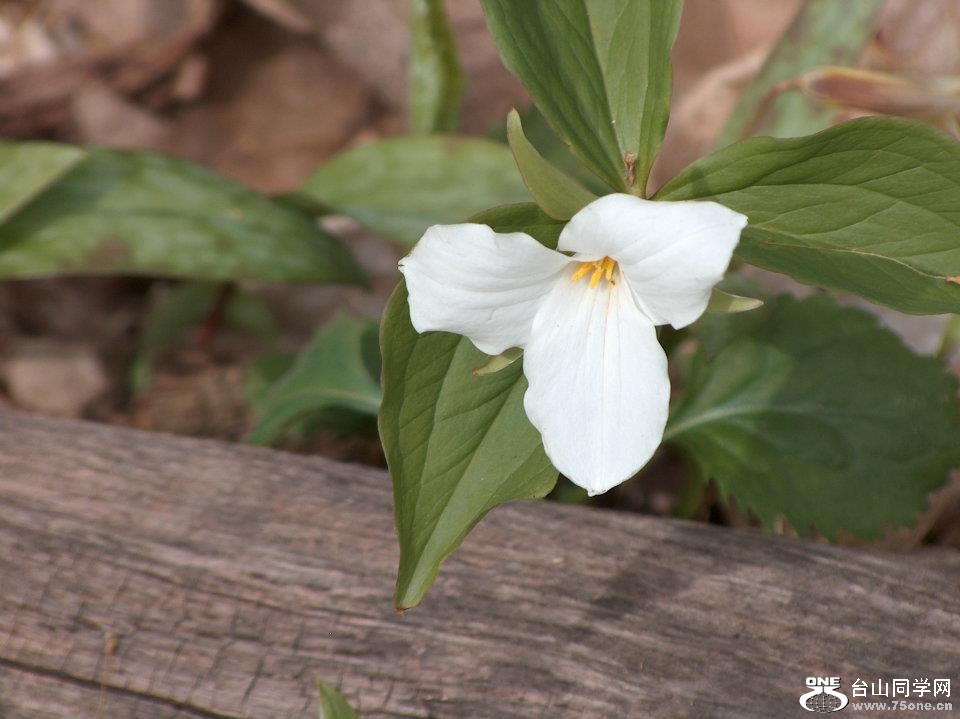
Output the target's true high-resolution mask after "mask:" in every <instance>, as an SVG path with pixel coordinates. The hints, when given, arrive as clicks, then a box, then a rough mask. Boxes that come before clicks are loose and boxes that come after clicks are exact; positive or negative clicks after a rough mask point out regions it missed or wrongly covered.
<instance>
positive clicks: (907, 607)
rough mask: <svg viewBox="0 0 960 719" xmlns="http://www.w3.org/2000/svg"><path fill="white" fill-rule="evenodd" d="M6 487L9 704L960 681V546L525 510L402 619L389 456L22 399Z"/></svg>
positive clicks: (465, 706)
mask: <svg viewBox="0 0 960 719" xmlns="http://www.w3.org/2000/svg"><path fill="white" fill-rule="evenodd" d="M0 506H2V511H0V717H2V719H28V718H29V719H48V718H49V719H53V718H58V719H59V718H64V719H65V718H67V717H69V718H70V719H88V718H99V717H103V718H105V719H106V718H109V719H116V718H125V717H143V718H150V719H153V718H156V719H173V718H176V719H196V718H212V719H226V718H230V719H233V718H237V717H257V718H261V717H262V718H263V719H285V718H300V717H314V716H316V697H315V689H314V681H315V679H316V678H322V679H323V680H325V681H327V682H329V683H332V684H339V685H341V687H342V689H343V691H344V693H345V694H346V696H347V697H348V698H349V699H350V700H351V701H352V702H353V703H354V704H355V705H358V706H359V707H360V709H361V711H362V714H363V716H364V717H370V718H381V719H382V718H383V717H397V718H399V717H408V718H418V719H420V718H426V717H436V718H439V719H448V718H449V719H466V718H468V717H469V718H470V719H487V718H489V719H509V718H513V717H516V718H518V719H520V718H522V719H531V718H538V717H543V718H544V719H566V718H567V717H569V718H571V719H573V718H574V717H576V718H577V719H583V718H585V717H586V718H591V717H597V718H618V719H619V718H621V717H664V718H667V717H669V718H671V719H676V718H677V717H696V718H698V719H702V718H704V717H710V718H712V717H738V718H740V717H757V718H760V717H763V718H764V719H769V718H770V717H777V718H780V717H792V716H809V714H807V713H806V712H804V711H803V710H802V709H801V708H800V706H799V704H798V702H797V699H798V697H799V696H800V694H802V693H803V692H804V686H803V682H804V679H805V677H807V676H808V675H839V676H841V677H842V678H843V680H844V682H845V684H846V685H847V686H849V683H850V682H852V681H853V680H854V679H856V678H857V677H862V678H864V679H865V680H867V681H870V680H873V679H877V678H894V677H921V676H929V677H951V678H952V679H953V680H954V688H955V690H956V689H957V686H958V685H960V677H958V676H957V671H958V668H960V594H958V591H957V590H958V581H960V562H958V560H957V557H956V555H954V554H946V553H944V554H939V553H925V554H914V555H909V556H907V555H881V554H872V553H868V552H864V551H859V550H851V549H843V548H836V547H828V546H822V545H818V544H814V543H810V542H802V541H795V540H785V539H776V538H771V537H767V536H762V535H759V534H754V533H748V532H740V531H732V530H723V529H718V528H715V527H709V526H704V525H697V524H691V523H684V522H674V521H666V520H661V519H652V518H646V517H641V516H637V515H627V514H621V513H617V512H610V511H605V512H604V511H594V510H590V509H585V508H580V507H569V506H560V505H556V504H550V503H537V504H528V503H523V504H518V505H514V506H510V507H505V508H501V509H498V510H495V511H494V512H492V513H491V514H490V516H489V517H487V519H485V520H484V521H483V522H482V523H481V524H480V526H479V527H478V528H477V530H476V531H475V532H474V533H473V534H472V535H471V536H470V538H468V540H467V542H466V543H465V545H464V548H463V549H462V550H461V551H460V552H459V553H457V554H456V555H455V556H454V557H453V558H451V559H450V560H449V561H448V562H447V565H446V566H445V568H444V570H443V571H442V572H441V575H440V578H439V580H438V581H437V583H436V585H435V586H434V588H433V590H432V591H431V592H430V593H429V595H428V597H427V599H426V600H425V601H424V603H423V604H422V605H421V606H420V607H419V608H417V609H414V610H411V611H409V612H407V613H405V614H402V615H401V614H397V613H396V612H395V611H394V610H393V607H392V604H391V595H392V589H393V586H392V583H393V577H394V566H395V562H396V559H397V550H396V545H395V539H394V535H393V526H392V511H391V502H390V484H389V479H388V477H387V476H386V474H385V473H383V472H381V471H376V470H372V469H368V468H363V467H357V466H350V465H344V464H337V463H334V462H330V461H326V460H323V459H319V458H306V457H300V456H294V455H289V454H283V453H279V452H273V451H269V450H263V449H253V448H248V447H240V446H234V445H227V444H219V443H213V442H202V441H195V440H188V439H181V438H174V437H168V436H163V435H156V434H144V433H137V432H132V431H125V430H118V429H114V428H108V427H103V426H97V425H92V424H84V423H77V422H68V421H62V420H52V419H44V418H39V417H35V416H31V415H26V414H14V413H3V412H0ZM957 705H958V708H960V701H958V702H957ZM891 716H892V715H891ZM896 716H898V717H905V716H910V714H909V712H900V713H898V714H896ZM925 716H927V717H930V716H931V714H930V713H929V712H927V713H925Z"/></svg>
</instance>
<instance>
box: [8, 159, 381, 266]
mask: <svg viewBox="0 0 960 719" xmlns="http://www.w3.org/2000/svg"><path fill="white" fill-rule="evenodd" d="M7 147H8V150H9V148H10V146H7ZM15 154H16V153H14V155H15ZM10 156H11V154H10V152H7V153H6V157H7V158H8V159H9V157H10ZM2 159H3V156H2V155H0V160H2ZM8 171H10V170H9V168H7V169H4V167H3V166H2V165H0V173H3V172H8ZM67 274H70V275H80V274H85V275H88V274H128V275H161V276H171V277H188V278H194V279H207V280H210V279H215V280H228V279H256V280H266V281H275V282H291V281H310V282H345V283H362V282H363V281H364V276H363V272H362V270H361V269H360V267H359V266H358V265H357V264H356V262H355V261H354V260H353V259H352V258H351V257H350V255H349V254H348V253H347V252H346V251H345V250H344V249H343V248H342V247H341V246H340V245H339V244H338V243H337V242H336V240H334V239H333V237H331V236H330V235H328V234H326V233H324V232H322V231H321V230H320V229H319V228H318V227H317V226H316V223H315V222H314V221H313V220H312V219H310V218H308V217H306V216H305V215H302V214H299V213H297V212H295V211H293V210H291V209H289V208H287V207H285V206H283V205H280V204H278V203H276V202H273V201H271V200H269V199H267V198H265V197H263V196H261V195H258V194H257V193H255V192H252V191H250V190H247V189H245V188H243V187H241V186H240V185H238V184H236V183H234V182H231V181H229V180H226V179H224V178H222V177H220V176H218V175H216V174H214V173H212V172H210V171H208V170H205V169H203V168H201V167H197V166H195V165H191V164H189V163H186V162H182V161H179V160H174V159H171V158H167V157H162V156H160V155H154V154H149V153H142V152H130V151H115V150H92V151H90V153H89V155H88V156H87V157H86V159H84V160H82V161H81V162H79V163H78V164H77V165H76V166H75V167H74V168H73V169H72V170H71V171H70V172H68V173H67V174H65V175H62V176H61V177H60V178H59V180H57V181H56V182H55V183H53V184H52V185H50V186H49V187H48V188H47V189H46V191H44V192H42V193H41V194H40V195H39V196H37V197H35V198H34V199H33V201H32V202H30V203H29V204H28V205H27V206H25V207H23V208H22V209H21V210H20V211H19V212H17V213H16V214H15V215H14V216H13V217H11V218H9V219H8V220H7V221H6V222H4V223H3V224H0V278H27V277H43V276H49V275H67Z"/></svg>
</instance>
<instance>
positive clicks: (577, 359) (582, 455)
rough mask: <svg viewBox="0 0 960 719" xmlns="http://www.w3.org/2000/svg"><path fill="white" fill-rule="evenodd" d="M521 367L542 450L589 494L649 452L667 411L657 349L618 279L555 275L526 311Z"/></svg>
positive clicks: (621, 476)
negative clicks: (530, 316)
mask: <svg viewBox="0 0 960 719" xmlns="http://www.w3.org/2000/svg"><path fill="white" fill-rule="evenodd" d="M523 371H524V374H525V375H526V376H527V380H528V382H529V384H530V387H529V389H528V390H527V393H526V395H524V407H525V408H526V411H527V416H528V417H529V418H530V421H531V422H532V423H533V425H534V426H535V427H536V428H537V429H538V430H540V434H541V435H542V437H543V446H544V449H545V450H546V452H547V456H548V457H550V460H551V461H552V462H553V465H554V466H555V467H556V468H557V469H559V470H560V471H561V472H563V473H564V474H565V475H566V476H567V477H569V478H570V480H571V481H573V482H575V483H576V484H578V485H580V486H581V487H583V488H584V489H586V490H587V491H588V492H589V493H590V494H599V493H600V492H605V491H607V490H608V489H610V488H611V487H613V486H614V485H617V484H619V483H620V482H623V481H624V480H626V479H629V478H630V477H631V476H633V475H634V474H635V473H636V472H637V470H639V469H640V468H641V467H643V465H645V464H646V463H647V461H648V460H649V459H650V457H651V456H653V453H654V451H656V449H657V447H658V446H659V444H660V440H661V439H662V437H663V429H664V426H665V424H666V421H667V409H668V404H669V400H670V380H669V378H668V377H667V358H666V356H665V355H664V353H663V350H662V349H661V347H660V344H659V343H658V342H657V335H656V330H655V329H654V326H653V325H652V324H651V323H650V321H649V320H648V319H647V318H646V317H644V316H643V314H642V313H641V312H640V310H639V309H637V306H636V304H635V303H634V301H633V299H632V298H631V297H630V292H629V290H628V289H627V288H626V287H625V286H624V283H623V282H618V283H617V285H616V286H615V287H610V286H609V285H607V284H606V282H605V281H601V283H600V285H598V286H597V287H596V288H594V289H591V288H590V286H589V282H588V281H587V279H583V280H581V281H579V282H571V281H569V280H568V279H567V278H562V279H561V280H560V281H559V282H557V284H556V286H555V288H554V290H553V292H552V293H551V294H550V296H549V297H548V298H547V299H546V300H545V301H544V303H543V306H542V308H541V309H540V312H539V313H537V317H536V319H535V320H534V323H533V332H532V336H531V339H530V342H529V344H528V345H527V349H526V351H525V353H524V357H523Z"/></svg>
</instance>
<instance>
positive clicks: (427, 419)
mask: <svg viewBox="0 0 960 719" xmlns="http://www.w3.org/2000/svg"><path fill="white" fill-rule="evenodd" d="M494 229H497V230H498V231H502V228H500V227H496V228H494ZM380 345H381V348H382V350H383V392H384V395H383V407H382V409H381V411H380V438H381V440H382V441H383V447H384V450H385V452H386V456H387V464H388V465H389V467H390V475H391V477H392V478H393V497H394V513H395V516H396V523H397V536H398V538H399V540H400V568H399V571H398V574H397V593H396V603H397V607H398V608H400V609H406V608H408V607H412V606H414V605H416V604H417V603H419V602H420V600H421V599H422V598H423V595H424V594H425V593H426V591H427V589H428V588H429V586H430V584H431V583H432V582H433V580H434V578H435V577H436V575H437V571H438V569H439V567H440V563H441V562H442V561H443V560H444V558H446V557H447V555H449V554H450V553H451V552H452V551H453V550H454V549H456V548H457V547H458V546H459V545H460V542H462V541H463V538H464V537H466V535H467V533H468V532H469V531H470V529H472V528H473V526H474V525H475V524H476V523H477V522H478V521H479V520H480V519H481V517H483V515H484V514H486V513H487V512H488V511H489V510H490V509H492V508H493V507H495V506H497V505H498V504H503V503H504V502H508V501H510V500H514V499H525V498H534V497H543V496H545V495H546V494H547V493H548V492H549V491H550V490H551V489H552V488H553V486H554V484H556V480H557V471H556V470H555V469H554V468H553V467H551V466H550V462H549V460H548V459H547V457H546V455H545V454H544V452H543V445H542V444H541V442H540V435H539V433H538V432H537V430H536V429H534V428H533V426H532V425H531V424H530V422H529V420H527V416H526V414H525V412H524V409H523V394H524V392H525V391H526V389H527V382H526V380H525V379H524V377H523V373H522V371H521V364H522V363H520V362H514V363H513V364H511V365H510V366H509V367H506V368H505V369H503V370H502V371H500V372H497V373H496V374H491V375H488V376H485V377H476V376H474V374H473V370H474V369H475V368H477V367H480V366H481V365H482V364H483V363H484V361H485V360H486V359H488V358H487V355H484V354H483V353H482V352H480V351H479V350H477V349H476V348H475V347H474V346H473V343H471V342H470V340H468V339H466V338H464V337H460V336H458V335H454V334H448V333H446V332H429V333H426V334H418V333H417V332H416V330H414V329H413V326H412V325H411V324H410V310H409V307H408V306H407V290H406V286H405V285H404V284H403V283H402V282H401V284H400V285H399V286H398V287H397V290H396V291H395V292H394V293H393V296H392V297H391V299H390V302H389V304H388V305H387V309H386V311H385V312H384V317H383V324H382V328H381V337H380Z"/></svg>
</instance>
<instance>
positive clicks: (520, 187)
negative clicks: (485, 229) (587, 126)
mask: <svg viewBox="0 0 960 719" xmlns="http://www.w3.org/2000/svg"><path fill="white" fill-rule="evenodd" d="M296 194H297V195H304V196H306V197H307V198H310V199H312V200H314V201H316V202H319V203H321V204H322V205H325V206H328V207H330V208H332V209H334V210H335V211H336V212H339V213H342V214H345V215H348V216H350V217H352V218H353V219H355V220H356V221H357V222H359V223H360V224H362V225H365V226H366V227H368V228H369V229H371V230H373V231H374V232H377V233H379V234H381V235H383V236H384V237H387V238H389V239H391V240H394V241H395V242H398V243H400V244H402V245H405V246H411V245H413V244H414V243H415V242H416V241H417V240H419V239H420V236H421V235H422V234H423V233H424V231H425V230H426V229H427V228H428V227H429V226H430V225H435V224H449V223H455V222H463V221H465V220H466V218H468V217H470V216H471V215H473V214H475V213H477V212H480V211H481V210H485V209H487V208H488V207H493V206H496V205H505V204H509V203H513V202H524V201H527V200H529V199H530V195H529V193H528V192H527V189H526V187H524V184H523V181H522V180H521V179H520V175H519V173H518V172H517V167H516V164H515V163H514V161H513V156H512V155H511V154H510V150H508V149H507V148H506V147H504V146H503V145H500V144H498V143H495V142H491V141H489V140H481V139H475V138H467V137H441V136H434V137H400V138H391V139H385V140H376V141H374V142H369V143H367V144H365V145H361V146H360V147H356V148H353V149H350V150H345V151H344V152H341V153H340V154H339V155H337V156H335V157H334V158H332V159H331V160H330V161H329V162H327V163H326V164H324V165H321V166H320V167H319V168H317V170H316V171H315V172H314V173H313V175H311V177H310V178H309V179H308V180H307V181H306V182H305V183H304V185H303V187H301V188H300V190H299V191H298V192H297V193H296Z"/></svg>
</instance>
